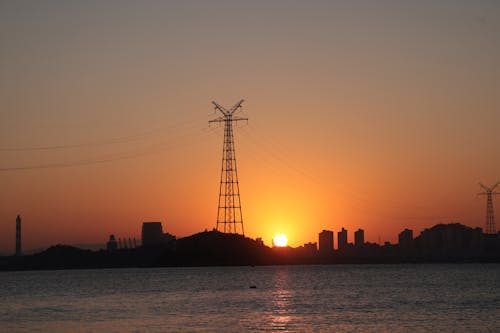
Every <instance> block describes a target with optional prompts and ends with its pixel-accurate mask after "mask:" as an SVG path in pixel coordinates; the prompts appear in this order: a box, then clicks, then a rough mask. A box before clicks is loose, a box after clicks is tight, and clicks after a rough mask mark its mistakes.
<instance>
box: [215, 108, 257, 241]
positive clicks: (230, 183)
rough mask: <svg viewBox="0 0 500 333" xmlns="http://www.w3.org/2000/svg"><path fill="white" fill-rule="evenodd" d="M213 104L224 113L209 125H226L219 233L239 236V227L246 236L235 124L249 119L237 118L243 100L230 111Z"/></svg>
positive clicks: (218, 216) (218, 218)
mask: <svg viewBox="0 0 500 333" xmlns="http://www.w3.org/2000/svg"><path fill="white" fill-rule="evenodd" d="M212 103H213V105H214V106H215V110H218V111H219V112H220V113H222V116H220V117H218V118H215V119H212V120H210V121H209V122H208V123H209V124H210V123H222V122H223V123H224V144H223V149H222V170H221V175H220V185H219V205H218V208H217V226H216V228H217V230H218V231H223V232H225V233H234V234H237V233H239V230H238V226H239V227H240V228H239V229H240V230H241V234H242V235H244V234H245V231H244V229H243V215H242V214H241V200H240V185H239V183H238V171H237V169H236V154H235V152H234V138H233V122H238V121H242V120H246V121H248V118H242V117H237V116H235V112H236V111H237V110H238V109H240V108H241V104H242V103H243V100H241V101H239V102H238V103H236V104H235V105H234V106H233V107H232V108H230V109H226V108H224V107H222V106H221V105H219V104H218V103H217V102H212ZM219 228H220V229H221V230H219Z"/></svg>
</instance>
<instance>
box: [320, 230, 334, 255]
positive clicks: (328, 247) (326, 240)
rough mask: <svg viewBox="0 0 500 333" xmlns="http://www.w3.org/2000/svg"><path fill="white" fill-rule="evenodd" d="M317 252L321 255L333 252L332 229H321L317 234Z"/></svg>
mask: <svg viewBox="0 0 500 333" xmlns="http://www.w3.org/2000/svg"><path fill="white" fill-rule="evenodd" d="M318 244H319V253H320V254H321V255H325V254H330V253H332V252H333V231H330V230H323V231H322V232H320V233H319V235H318Z"/></svg>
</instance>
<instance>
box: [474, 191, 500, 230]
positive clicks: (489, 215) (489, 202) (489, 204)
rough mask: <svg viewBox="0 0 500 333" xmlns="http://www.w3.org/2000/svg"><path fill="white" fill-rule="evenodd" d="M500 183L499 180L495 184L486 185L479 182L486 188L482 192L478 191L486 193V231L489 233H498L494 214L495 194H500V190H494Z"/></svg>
mask: <svg viewBox="0 0 500 333" xmlns="http://www.w3.org/2000/svg"><path fill="white" fill-rule="evenodd" d="M498 184H500V182H497V183H496V184H495V185H493V186H490V187H486V186H484V185H483V184H481V183H479V186H481V187H482V188H483V190H484V192H482V193H478V194H479V195H486V198H487V199H486V232H485V233H487V234H496V232H497V231H496V228H495V215H494V214H493V195H496V194H500V193H498V192H493V191H494V190H495V188H496V187H497V186H498Z"/></svg>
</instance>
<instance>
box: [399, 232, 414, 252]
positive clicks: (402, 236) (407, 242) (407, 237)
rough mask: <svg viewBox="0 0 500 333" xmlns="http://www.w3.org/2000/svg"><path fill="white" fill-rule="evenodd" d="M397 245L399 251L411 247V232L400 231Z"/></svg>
mask: <svg viewBox="0 0 500 333" xmlns="http://www.w3.org/2000/svg"><path fill="white" fill-rule="evenodd" d="M398 243H399V247H400V248H401V249H410V248H411V247H412V246H413V230H410V229H405V230H403V231H401V232H400V233H399V235H398Z"/></svg>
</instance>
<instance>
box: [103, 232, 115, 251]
mask: <svg viewBox="0 0 500 333" xmlns="http://www.w3.org/2000/svg"><path fill="white" fill-rule="evenodd" d="M106 249H107V250H108V251H115V250H117V249H118V242H117V241H116V238H115V235H109V240H108V242H107V243H106Z"/></svg>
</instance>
